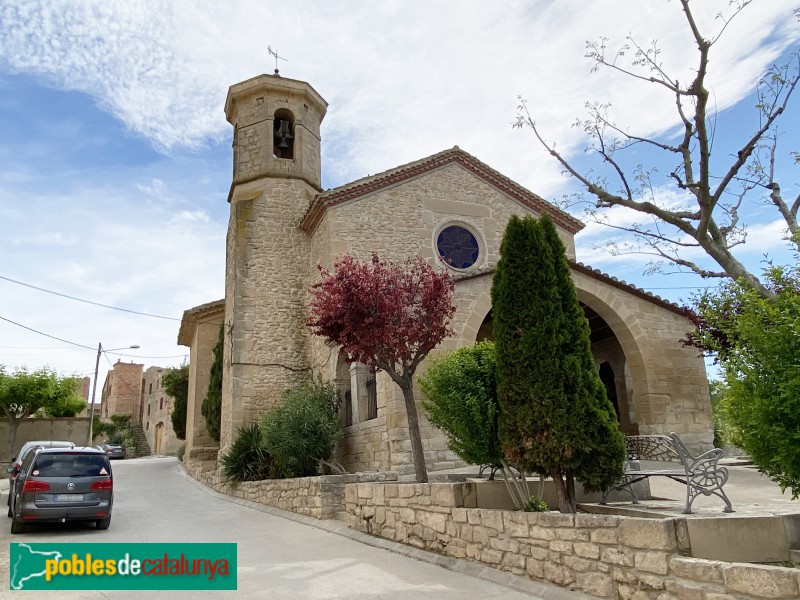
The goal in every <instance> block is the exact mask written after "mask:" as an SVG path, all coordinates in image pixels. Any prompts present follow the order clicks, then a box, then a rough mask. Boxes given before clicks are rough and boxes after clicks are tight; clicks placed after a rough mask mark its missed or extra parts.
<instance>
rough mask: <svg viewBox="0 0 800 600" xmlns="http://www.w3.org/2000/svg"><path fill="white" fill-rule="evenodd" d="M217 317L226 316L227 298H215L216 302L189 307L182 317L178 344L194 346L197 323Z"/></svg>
mask: <svg viewBox="0 0 800 600" xmlns="http://www.w3.org/2000/svg"><path fill="white" fill-rule="evenodd" d="M215 317H217V318H218V317H223V318H224V317H225V300H224V299H223V300H215V301H214V302H207V303H206V304H201V305H200V306H195V307H194V308H190V309H187V310H185V311H183V318H182V319H181V327H180V329H179V330H178V345H179V346H189V347H191V346H192V336H193V335H194V329H195V327H196V326H197V323H199V322H200V321H203V320H205V319H209V318H210V319H213V318H215Z"/></svg>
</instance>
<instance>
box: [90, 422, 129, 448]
mask: <svg viewBox="0 0 800 600" xmlns="http://www.w3.org/2000/svg"><path fill="white" fill-rule="evenodd" d="M130 427H131V417H130V415H111V422H110V423H108V422H106V421H100V420H97V421H95V422H94V423H93V425H92V434H93V437H97V436H99V435H104V436H105V437H106V439H107V440H108V443H109V444H121V445H125V444H124V442H125V440H126V438H130V439H131V440H133V434H131V433H130Z"/></svg>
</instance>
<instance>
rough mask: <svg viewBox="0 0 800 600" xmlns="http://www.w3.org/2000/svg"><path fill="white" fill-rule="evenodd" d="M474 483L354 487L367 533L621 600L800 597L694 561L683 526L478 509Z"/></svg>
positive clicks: (783, 580)
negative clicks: (689, 554) (690, 554)
mask: <svg viewBox="0 0 800 600" xmlns="http://www.w3.org/2000/svg"><path fill="white" fill-rule="evenodd" d="M473 487H474V484H471V483H468V482H467V483H427V484H412V483H393V482H386V483H365V482H362V483H354V484H347V485H345V491H344V499H345V507H346V514H347V517H346V518H347V524H348V526H349V527H351V528H353V529H356V530H358V531H362V532H366V533H370V534H372V535H375V536H378V537H382V538H386V539H389V540H394V541H397V542H401V543H404V544H408V545H411V546H414V547H417V548H421V549H425V550H429V551H433V552H437V553H439V554H443V555H446V556H450V557H454V558H464V559H467V560H471V561H475V562H479V563H483V564H486V565H488V566H491V567H494V568H496V569H500V570H503V571H509V572H511V573H514V574H516V575H522V576H527V577H530V578H531V579H535V580H545V581H548V582H550V583H554V584H556V585H559V586H562V587H565V588H567V589H570V590H579V591H581V592H583V593H586V594H590V595H593V596H597V597H599V598H612V599H620V600H629V599H630V600H634V599H635V600H756V599H761V598H780V599H789V598H794V599H797V598H799V597H800V569H793V568H786V567H780V566H768V565H752V564H743V563H727V562H721V561H710V560H702V559H695V558H691V557H689V556H687V554H688V552H689V548H688V547H687V544H686V541H685V540H686V536H685V535H684V533H685V532H683V531H682V523H683V521H682V520H680V519H639V518H631V517H621V516H611V515H590V514H576V515H571V514H561V513H556V512H546V513H526V512H514V511H501V510H489V509H480V508H475V493H474V489H472V488H473Z"/></svg>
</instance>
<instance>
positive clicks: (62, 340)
mask: <svg viewBox="0 0 800 600" xmlns="http://www.w3.org/2000/svg"><path fill="white" fill-rule="evenodd" d="M0 320H3V321H6V322H7V323H11V324H12V325H16V326H17V327H22V329H27V330H28V331H32V332H33V333H38V334H39V335H43V336H44V337H49V338H50V339H52V340H58V341H59V342H64V343H65V344H70V345H72V346H77V347H78V348H86V349H87V350H94V349H95V348H94V347H93V346H86V345H85V344H79V343H77V342H70V341H69V340H65V339H62V338H60V337H56V336H54V335H50V334H49V333H44V332H41V331H39V330H37V329H33V328H32V327H26V326H25V325H22V324H21V323H17V322H16V321H12V320H11V319H6V318H5V317H0Z"/></svg>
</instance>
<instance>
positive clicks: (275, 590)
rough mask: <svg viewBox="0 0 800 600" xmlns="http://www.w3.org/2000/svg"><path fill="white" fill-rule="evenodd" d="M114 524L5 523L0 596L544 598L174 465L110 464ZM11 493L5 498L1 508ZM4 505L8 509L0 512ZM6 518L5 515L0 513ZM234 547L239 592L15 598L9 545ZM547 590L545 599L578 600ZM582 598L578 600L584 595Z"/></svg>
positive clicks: (0, 534)
mask: <svg viewBox="0 0 800 600" xmlns="http://www.w3.org/2000/svg"><path fill="white" fill-rule="evenodd" d="M114 478H115V499H114V514H113V518H112V523H111V528H110V529H109V530H108V531H96V530H95V529H94V527H93V526H92V525H83V524H66V525H39V526H37V527H36V528H35V529H33V528H31V529H30V530H29V531H26V532H25V533H23V534H20V535H15V536H13V537H12V536H11V535H10V533H9V527H10V525H9V523H10V520H9V523H6V522H3V521H0V525H1V526H2V529H0V539H2V542H0V597H2V598H6V597H9V598H24V597H33V595H35V597H36V599H37V600H39V599H46V598H53V599H56V598H57V599H58V600H72V599H79V598H80V599H84V598H86V599H99V598H110V599H116V598H119V599H123V600H125V599H133V598H147V599H148V600H149V599H152V598H166V597H169V598H170V600H172V599H175V600H178V599H180V598H192V599H194V598H234V597H235V598H269V599H270V600H278V599H283V598H287V599H289V598H291V599H292V600H301V599H323V598H324V599H328V598H331V599H335V598H347V599H368V598H376V599H386V600H390V599H395V598H397V599H400V598H402V599H403V600H414V599H417V598H419V599H422V598H425V599H426V600H428V599H431V598H434V599H439V598H441V599H448V598H453V599H454V600H455V599H458V600H470V599H473V598H474V599H480V600H491V599H493V598H497V599H499V598H503V599H504V600H506V599H507V600H522V599H528V600H530V599H531V598H539V597H540V596H534V595H528V594H526V593H522V592H518V591H513V590H510V589H509V588H507V587H504V586H501V585H497V584H495V583H492V582H489V581H486V580H483V579H478V578H475V577H471V576H469V575H465V574H463V573H458V572H454V571H451V570H447V569H443V568H441V567H438V566H435V565H433V564H428V563H425V562H421V561H419V560H414V559H413V558H410V557H407V556H401V555H399V554H396V553H393V552H389V551H387V550H384V549H380V548H375V547H372V546H368V545H365V544H362V543H359V542H357V541H354V540H352V539H348V538H347V537H343V536H341V535H337V534H335V533H331V532H328V531H324V530H321V529H319V528H317V527H312V526H309V525H307V524H304V523H300V522H296V521H294V520H290V519H286V518H283V517H281V516H277V515H275V514H270V513H265V512H262V511H260V510H256V509H254V508H252V507H249V506H243V505H241V504H238V503H234V502H231V501H229V500H227V499H225V498H223V497H220V496H219V495H217V494H214V493H209V492H208V491H207V490H206V489H205V488H203V487H201V486H199V485H198V484H197V483H196V482H194V481H191V480H189V479H188V478H187V477H186V476H185V475H183V474H182V471H181V470H180V467H179V465H178V463H177V461H176V460H175V459H170V458H149V459H133V460H127V461H124V462H122V461H119V462H115V463H114ZM4 504H5V495H3V505H4ZM3 508H5V506H3ZM0 518H4V517H0ZM9 541H13V542H24V541H30V542H59V543H62V542H236V543H237V544H238V562H239V571H238V577H239V582H238V585H239V588H238V591H236V592H152V591H148V592H121V591H109V592H52V593H49V592H28V593H25V592H10V591H8V590H9V581H8V566H9V547H8V544H7V542H9ZM567 594H568V593H565V592H562V591H561V590H556V589H554V590H552V593H550V591H548V590H545V592H544V593H543V596H541V597H548V598H557V597H561V598H563V597H573V596H572V595H569V596H567ZM578 596H579V595H578V594H576V595H575V596H574V597H578Z"/></svg>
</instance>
